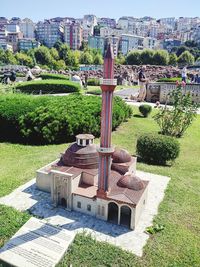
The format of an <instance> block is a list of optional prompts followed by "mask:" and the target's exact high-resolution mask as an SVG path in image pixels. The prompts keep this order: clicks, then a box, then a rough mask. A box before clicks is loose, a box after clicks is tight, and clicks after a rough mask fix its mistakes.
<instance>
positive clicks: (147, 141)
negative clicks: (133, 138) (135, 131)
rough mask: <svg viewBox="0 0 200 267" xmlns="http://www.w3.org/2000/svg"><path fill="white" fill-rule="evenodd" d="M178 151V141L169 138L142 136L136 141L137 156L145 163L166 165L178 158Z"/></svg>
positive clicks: (156, 135) (153, 135)
mask: <svg viewBox="0 0 200 267" xmlns="http://www.w3.org/2000/svg"><path fill="white" fill-rule="evenodd" d="M179 151H180V145H179V143H178V141H177V140H176V139H174V138H173V137H170V136H164V135H158V134H144V135H142V136H140V137H139V138H138V140H137V154H138V156H139V157H140V158H141V159H142V160H143V161H144V162H147V163H151V164H158V165H166V163H167V162H168V161H174V160H175V159H176V158H177V157H178V155H179Z"/></svg>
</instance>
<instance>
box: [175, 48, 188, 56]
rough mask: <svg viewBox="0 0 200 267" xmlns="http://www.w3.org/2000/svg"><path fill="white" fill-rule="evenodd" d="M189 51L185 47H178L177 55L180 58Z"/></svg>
mask: <svg viewBox="0 0 200 267" xmlns="http://www.w3.org/2000/svg"><path fill="white" fill-rule="evenodd" d="M186 50H187V48H186V47H185V46H180V47H178V49H177V51H176V55H177V57H179V56H180V55H181V54H182V53H183V52H185V51H186Z"/></svg>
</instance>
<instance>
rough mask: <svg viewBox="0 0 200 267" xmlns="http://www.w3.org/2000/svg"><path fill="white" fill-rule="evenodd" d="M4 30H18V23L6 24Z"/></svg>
mask: <svg viewBox="0 0 200 267" xmlns="http://www.w3.org/2000/svg"><path fill="white" fill-rule="evenodd" d="M6 30H7V31H8V32H13V33H14V32H20V28H19V25H17V24H7V25H6Z"/></svg>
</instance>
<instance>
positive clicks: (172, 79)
mask: <svg viewBox="0 0 200 267" xmlns="http://www.w3.org/2000/svg"><path fill="white" fill-rule="evenodd" d="M177 81H181V78H180V77H174V78H161V79H158V80H157V82H159V83H175V82H177Z"/></svg>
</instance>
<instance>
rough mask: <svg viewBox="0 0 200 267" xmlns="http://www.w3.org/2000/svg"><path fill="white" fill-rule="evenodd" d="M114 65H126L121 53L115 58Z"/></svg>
mask: <svg viewBox="0 0 200 267" xmlns="http://www.w3.org/2000/svg"><path fill="white" fill-rule="evenodd" d="M115 64H116V65H125V64H126V58H125V56H124V55H123V54H122V53H119V54H118V56H117V58H115Z"/></svg>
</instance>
